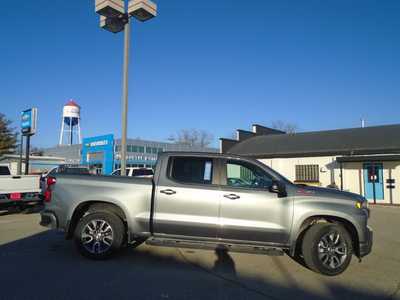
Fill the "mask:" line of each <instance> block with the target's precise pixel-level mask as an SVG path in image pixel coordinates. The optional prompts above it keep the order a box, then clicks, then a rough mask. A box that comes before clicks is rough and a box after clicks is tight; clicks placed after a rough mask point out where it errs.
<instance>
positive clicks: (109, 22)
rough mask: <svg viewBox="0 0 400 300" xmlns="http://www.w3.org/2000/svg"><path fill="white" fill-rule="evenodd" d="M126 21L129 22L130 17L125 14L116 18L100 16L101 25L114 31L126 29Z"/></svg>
mask: <svg viewBox="0 0 400 300" xmlns="http://www.w3.org/2000/svg"><path fill="white" fill-rule="evenodd" d="M126 23H128V18H127V17H126V16H125V15H121V16H118V17H114V18H110V17H104V16H100V27H101V28H103V29H105V30H107V31H110V32H112V33H118V32H121V31H122V30H124V27H125V24H126Z"/></svg>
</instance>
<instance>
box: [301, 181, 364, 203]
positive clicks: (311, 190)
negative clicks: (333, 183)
mask: <svg viewBox="0 0 400 300" xmlns="http://www.w3.org/2000/svg"><path fill="white" fill-rule="evenodd" d="M296 188H297V190H296V195H297V196H309V197H320V198H321V197H323V198H333V199H341V200H351V201H365V198H364V197H363V196H361V195H359V194H355V193H350V192H345V191H341V190H337V189H331V188H321V187H314V186H306V185H296Z"/></svg>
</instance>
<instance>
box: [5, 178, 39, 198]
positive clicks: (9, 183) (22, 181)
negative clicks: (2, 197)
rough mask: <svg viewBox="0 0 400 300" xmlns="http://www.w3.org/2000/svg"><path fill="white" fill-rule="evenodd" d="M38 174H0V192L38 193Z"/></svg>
mask: <svg viewBox="0 0 400 300" xmlns="http://www.w3.org/2000/svg"><path fill="white" fill-rule="evenodd" d="M40 191H41V190H40V176H37V175H21V176H19V175H18V176H0V194H10V193H40Z"/></svg>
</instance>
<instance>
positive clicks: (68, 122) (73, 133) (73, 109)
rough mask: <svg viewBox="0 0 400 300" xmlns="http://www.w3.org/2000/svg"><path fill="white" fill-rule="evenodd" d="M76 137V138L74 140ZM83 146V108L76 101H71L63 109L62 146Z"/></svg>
mask: <svg viewBox="0 0 400 300" xmlns="http://www.w3.org/2000/svg"><path fill="white" fill-rule="evenodd" d="M74 137H75V138H74ZM74 142H75V143H79V144H81V143H82V142H81V108H80V106H79V105H78V104H76V102H75V101H74V100H72V99H71V100H69V101H68V102H67V104H65V105H64V108H63V116H62V121H61V132H60V142H59V144H60V145H72V144H73V143H74Z"/></svg>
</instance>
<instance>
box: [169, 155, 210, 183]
mask: <svg viewBox="0 0 400 300" xmlns="http://www.w3.org/2000/svg"><path fill="white" fill-rule="evenodd" d="M170 168H171V173H170V174H171V177H172V178H173V179H175V180H177V181H180V182H184V183H200V184H211V183H212V172H213V163H212V159H210V158H200V157H174V158H172V160H171V166H170Z"/></svg>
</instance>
